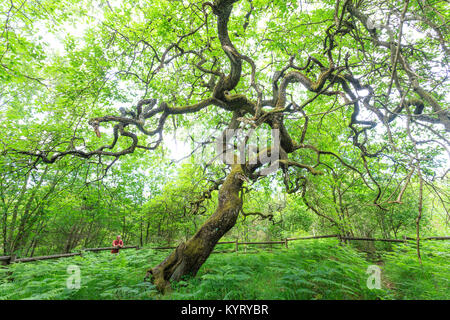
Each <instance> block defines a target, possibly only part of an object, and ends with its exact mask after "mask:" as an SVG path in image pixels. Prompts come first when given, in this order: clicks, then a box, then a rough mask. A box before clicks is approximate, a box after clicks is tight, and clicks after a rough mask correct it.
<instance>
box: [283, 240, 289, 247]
mask: <svg viewBox="0 0 450 320" xmlns="http://www.w3.org/2000/svg"><path fill="white" fill-rule="evenodd" d="M284 246H285V247H286V249H289V247H288V239H287V238H285V239H284Z"/></svg>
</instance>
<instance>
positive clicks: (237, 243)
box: [235, 239, 239, 253]
mask: <svg viewBox="0 0 450 320" xmlns="http://www.w3.org/2000/svg"><path fill="white" fill-rule="evenodd" d="M238 250H239V242H238V239H236V249H235V252H236V253H237V252H238Z"/></svg>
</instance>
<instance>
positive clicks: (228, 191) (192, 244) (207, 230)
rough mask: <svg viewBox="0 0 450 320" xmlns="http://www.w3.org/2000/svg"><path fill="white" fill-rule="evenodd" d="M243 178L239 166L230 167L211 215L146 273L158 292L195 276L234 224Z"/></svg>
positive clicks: (238, 207) (237, 212)
mask: <svg viewBox="0 0 450 320" xmlns="http://www.w3.org/2000/svg"><path fill="white" fill-rule="evenodd" d="M242 178H243V170H242V167H241V165H239V164H235V165H233V166H232V169H231V172H230V173H229V175H228V176H227V178H226V179H225V182H224V183H223V185H222V186H221V187H220V189H219V200H218V206H217V209H216V211H215V212H214V214H213V215H212V216H211V217H210V218H209V219H208V220H206V222H205V223H204V224H203V225H202V226H201V227H200V229H199V230H198V231H197V232H196V233H195V235H194V236H193V237H192V238H190V239H189V240H187V241H186V242H183V243H181V244H180V245H179V246H178V247H177V248H176V249H175V251H173V252H172V253H171V254H170V255H169V256H168V257H167V258H166V259H165V260H164V261H163V262H161V263H160V264H159V265H158V266H156V267H154V268H153V269H150V270H149V271H148V272H147V277H150V278H151V279H152V281H153V283H154V284H155V285H156V287H157V288H158V290H160V291H161V292H164V291H165V290H167V289H169V288H170V282H171V281H178V280H180V278H181V277H182V276H184V275H191V276H195V275H196V274H197V272H198V270H199V269H200V267H201V266H202V265H203V263H204V262H205V261H206V259H208V257H209V255H210V254H211V252H212V250H213V249H214V246H215V245H216V243H217V242H218V241H219V239H220V238H221V237H222V236H223V235H224V234H225V233H226V232H227V231H229V230H230V229H231V228H232V227H233V226H234V225H235V223H236V220H237V217H238V215H239V212H240V210H241V207H242V200H241V198H240V197H239V192H240V190H241V189H242V184H243V180H242Z"/></svg>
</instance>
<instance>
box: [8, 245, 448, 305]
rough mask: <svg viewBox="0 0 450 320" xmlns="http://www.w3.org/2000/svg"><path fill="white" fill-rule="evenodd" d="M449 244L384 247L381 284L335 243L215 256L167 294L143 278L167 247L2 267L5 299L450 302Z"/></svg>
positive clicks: (354, 254)
mask: <svg viewBox="0 0 450 320" xmlns="http://www.w3.org/2000/svg"><path fill="white" fill-rule="evenodd" d="M449 249H450V248H449V246H448V245H447V244H445V243H433V244H432V243H426V244H424V245H423V247H422V256H423V261H424V262H423V265H422V266H420V265H419V263H418V261H417V257H416V256H415V251H414V250H415V249H414V247H413V246H409V245H408V246H405V245H403V244H402V245H400V246H397V247H395V248H394V250H393V251H391V252H383V254H382V257H383V261H384V263H382V264H381V265H380V267H381V269H382V286H381V289H369V288H368V287H367V278H368V276H369V275H368V274H367V273H366V271H367V268H368V266H369V265H371V264H374V263H373V262H370V261H368V260H366V259H365V254H364V253H361V252H359V251H357V250H356V249H354V248H353V247H352V246H350V245H340V244H339V243H338V241H337V240H329V239H324V240H311V241H309V240H308V241H301V242H297V243H295V244H294V243H292V244H290V246H289V249H274V250H273V251H272V252H267V251H263V250H260V251H259V252H257V253H247V254H244V253H243V252H239V253H221V254H213V255H211V256H210V258H209V259H208V261H207V262H206V263H205V264H204V265H203V266H202V268H201V269H200V271H199V272H198V274H197V276H196V277H194V278H193V277H185V278H184V279H183V280H182V281H179V282H178V283H174V284H173V289H172V290H171V291H170V292H169V293H167V294H166V295H160V294H159V293H157V291H156V290H155V287H154V286H153V285H152V284H151V283H148V282H144V281H143V279H144V276H145V273H146V270H147V269H148V268H149V267H150V266H154V265H156V264H157V263H159V262H160V261H162V260H163V259H164V258H165V256H166V255H167V254H168V252H167V251H157V250H151V249H148V248H143V249H141V250H133V249H131V250H123V251H122V252H121V253H120V254H119V255H117V256H115V255H112V254H111V253H109V252H101V253H86V254H84V255H83V257H78V256H77V257H71V258H65V259H57V260H46V261H40V262H33V263H17V264H13V265H10V266H8V267H2V268H0V299H3V300H4V299H11V300H14V299H34V300H45V299H54V300H69V299H76V300H79V299H83V300H91V299H114V300H129V299H133V300H134V299H139V300H142V299H150V300H154V299H177V300H178V299H180V300H182V299H192V300H198V299H231V300H233V299H269V300H272V299H300V300H303V299H308V300H310V299H316V300H317V299H331V300H335V299H344V300H354V299H356V300H373V299H449V298H450V295H449V292H450V290H449V279H450V270H449V263H448V262H449V252H450V250H449ZM70 265H76V266H78V267H79V268H80V272H81V274H80V275H81V282H80V288H79V289H68V288H67V285H66V283H67V279H68V277H70V274H68V272H67V268H68V266H70Z"/></svg>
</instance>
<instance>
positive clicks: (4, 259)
mask: <svg viewBox="0 0 450 320" xmlns="http://www.w3.org/2000/svg"><path fill="white" fill-rule="evenodd" d="M324 238H338V239H340V240H346V241H347V240H348V241H382V242H402V243H406V242H407V241H416V239H415V238H410V237H403V239H377V238H364V237H344V236H340V235H337V234H330V235H323V236H308V237H295V238H285V239H283V240H282V241H258V242H239V241H238V240H235V241H222V242H217V244H234V245H235V248H234V250H227V251H215V252H214V253H225V252H233V251H234V252H238V251H239V245H267V244H284V246H285V247H286V248H288V242H289V241H297V240H310V239H324ZM420 240H421V241H422V240H450V236H442V237H427V238H422V239H420ZM175 248H176V247H173V246H167V247H153V248H150V249H153V250H168V249H175ZM112 249H114V247H105V248H86V249H82V250H81V252H75V253H63V254H54V255H50V256H40V257H31V258H20V259H16V256H15V255H12V256H0V265H1V264H3V265H7V264H11V263H16V262H32V261H40V260H49V259H59V258H67V257H74V256H82V255H83V252H86V251H88V252H89V251H91V252H97V251H106V250H112ZM124 249H137V250H139V246H124V247H123V248H121V249H120V250H124Z"/></svg>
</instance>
